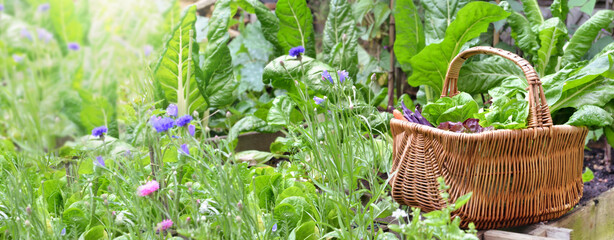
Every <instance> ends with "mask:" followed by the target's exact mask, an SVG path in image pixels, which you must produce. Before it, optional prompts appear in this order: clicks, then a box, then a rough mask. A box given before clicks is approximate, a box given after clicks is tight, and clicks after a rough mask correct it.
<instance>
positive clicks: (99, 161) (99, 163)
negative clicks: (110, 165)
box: [94, 156, 106, 167]
mask: <svg viewBox="0 0 614 240" xmlns="http://www.w3.org/2000/svg"><path fill="white" fill-rule="evenodd" d="M94 165H96V166H100V167H106V165H105V164H104V159H102V156H98V157H96V161H95V162H94Z"/></svg>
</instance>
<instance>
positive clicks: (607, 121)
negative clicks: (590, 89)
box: [565, 105, 614, 128]
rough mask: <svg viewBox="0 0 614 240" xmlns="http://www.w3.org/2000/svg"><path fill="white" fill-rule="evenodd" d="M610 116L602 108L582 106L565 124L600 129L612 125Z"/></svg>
mask: <svg viewBox="0 0 614 240" xmlns="http://www.w3.org/2000/svg"><path fill="white" fill-rule="evenodd" d="M612 121H614V119H612V114H610V113H609V112H607V111H606V110H604V109H603V108H600V107H597V106H593V105H584V106H582V107H580V109H578V111H576V112H575V113H573V115H571V117H570V118H569V121H567V122H566V123H565V124H569V125H573V126H586V127H591V128H597V127H599V128H601V127H605V126H610V125H612Z"/></svg>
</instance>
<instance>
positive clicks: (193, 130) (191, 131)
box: [188, 124, 196, 137]
mask: <svg viewBox="0 0 614 240" xmlns="http://www.w3.org/2000/svg"><path fill="white" fill-rule="evenodd" d="M188 132H189V133H190V135H191V136H192V137H194V134H195V133H196V127H195V126H194V125H192V124H190V125H189V126H188Z"/></svg>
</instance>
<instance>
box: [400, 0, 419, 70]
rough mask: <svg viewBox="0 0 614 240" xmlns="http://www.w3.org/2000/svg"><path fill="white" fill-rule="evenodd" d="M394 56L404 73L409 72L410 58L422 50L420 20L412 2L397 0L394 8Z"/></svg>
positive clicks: (410, 0) (411, 0) (409, 0)
mask: <svg viewBox="0 0 614 240" xmlns="http://www.w3.org/2000/svg"><path fill="white" fill-rule="evenodd" d="M394 20H395V33H396V36H395V39H396V40H395V41H394V54H396V57H397V61H399V63H400V64H401V68H402V69H403V71H405V72H409V71H410V70H411V62H410V61H411V57H413V56H414V55H416V54H418V52H420V51H421V50H422V49H423V48H424V31H423V30H422V28H423V27H422V20H420V14H419V13H418V9H417V8H416V6H415V5H414V2H413V0H397V1H396V2H395V6H394Z"/></svg>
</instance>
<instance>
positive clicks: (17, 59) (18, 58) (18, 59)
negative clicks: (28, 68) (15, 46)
mask: <svg viewBox="0 0 614 240" xmlns="http://www.w3.org/2000/svg"><path fill="white" fill-rule="evenodd" d="M23 59H24V56H23V55H19V54H13V61H15V62H16V63H20V62H21V61H23Z"/></svg>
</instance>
